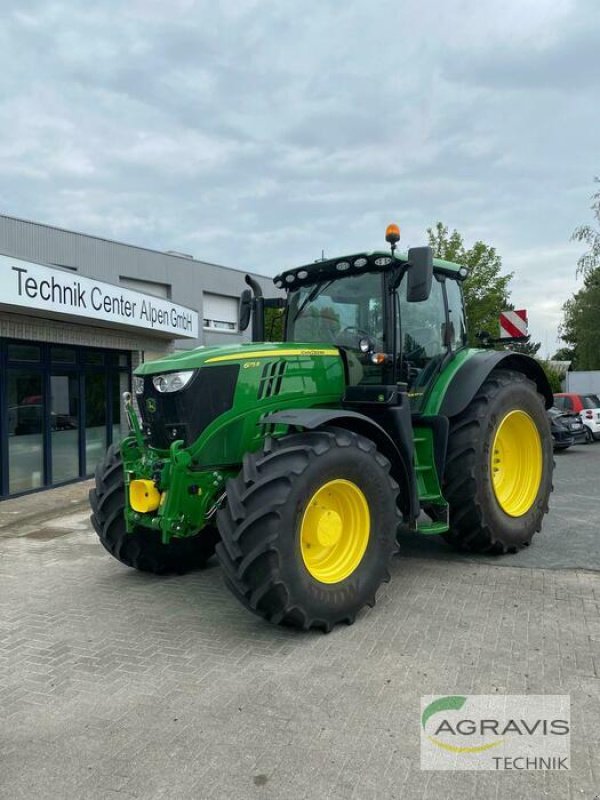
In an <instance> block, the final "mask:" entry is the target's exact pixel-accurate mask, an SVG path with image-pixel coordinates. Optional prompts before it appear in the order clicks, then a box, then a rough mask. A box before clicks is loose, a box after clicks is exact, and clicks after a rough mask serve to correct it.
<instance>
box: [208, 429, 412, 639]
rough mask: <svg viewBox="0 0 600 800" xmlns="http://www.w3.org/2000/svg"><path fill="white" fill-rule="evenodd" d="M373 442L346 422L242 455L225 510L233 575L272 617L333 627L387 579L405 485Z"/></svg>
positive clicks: (226, 553)
mask: <svg viewBox="0 0 600 800" xmlns="http://www.w3.org/2000/svg"><path fill="white" fill-rule="evenodd" d="M389 469H390V465H389V462H388V461H387V459H386V458H385V457H384V456H383V455H382V454H381V453H379V452H378V451H377V449H376V447H375V445H374V444H373V442H371V441H370V440H369V439H365V438H364V437H362V436H358V435H357V434H355V433H353V432H351V431H347V430H342V429H339V428H326V429H322V430H319V431H308V432H305V433H298V434H292V435H289V436H285V437H282V438H281V439H269V440H267V442H266V443H265V447H264V450H263V452H261V453H249V454H246V456H245V457H244V462H243V469H242V471H241V472H240V474H239V475H238V477H237V478H235V479H233V480H230V481H229V482H228V484H227V503H226V505H225V507H224V508H223V509H221V510H220V511H219V513H218V516H217V522H218V526H219V531H220V533H221V539H222V542H221V543H220V544H218V545H217V557H218V559H219V561H220V562H221V565H222V566H223V569H224V572H225V581H226V583H227V585H228V586H229V588H230V589H231V591H232V592H233V593H234V595H235V596H236V597H237V598H238V599H239V600H240V601H241V602H242V603H243V604H244V605H245V606H246V607H247V608H249V609H250V610H251V611H254V612H255V613H256V614H258V615H260V616H262V617H264V618H266V619H267V620H269V621H270V622H273V623H282V624H288V625H293V626H296V627H300V628H304V629H308V628H313V627H314V628H321V629H323V630H325V631H330V630H331V628H332V627H333V626H334V625H336V624H337V623H339V622H347V623H352V622H354V618H355V617H356V614H357V613H358V612H359V611H360V609H361V608H363V606H365V605H366V604H369V605H374V603H375V593H376V592H377V589H378V588H379V586H380V585H381V583H382V582H384V581H387V580H389V577H390V576H389V572H388V566H389V562H390V559H391V557H392V555H393V553H394V552H395V549H396V530H397V527H398V523H399V521H400V515H399V512H398V509H397V505H396V500H397V496H398V486H397V484H396V483H395V481H394V480H393V478H392V477H391V476H390V474H389Z"/></svg>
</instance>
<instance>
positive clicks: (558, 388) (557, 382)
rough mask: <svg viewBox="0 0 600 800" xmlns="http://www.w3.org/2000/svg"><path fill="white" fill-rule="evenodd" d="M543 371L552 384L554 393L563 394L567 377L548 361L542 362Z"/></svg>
mask: <svg viewBox="0 0 600 800" xmlns="http://www.w3.org/2000/svg"><path fill="white" fill-rule="evenodd" d="M540 364H541V366H542V369H543V370H544V372H545V373H546V377H547V378H548V383H549V384H550V388H551V389H552V392H553V393H556V392H562V390H563V385H562V382H563V378H564V377H565V376H564V374H563V373H562V372H560V370H557V369H556V368H555V367H553V366H552V364H549V363H548V362H547V361H540Z"/></svg>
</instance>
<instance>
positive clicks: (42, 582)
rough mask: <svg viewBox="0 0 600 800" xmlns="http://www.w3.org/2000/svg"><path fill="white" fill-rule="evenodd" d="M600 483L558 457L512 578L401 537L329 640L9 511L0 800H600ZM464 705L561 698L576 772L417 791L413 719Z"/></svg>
mask: <svg viewBox="0 0 600 800" xmlns="http://www.w3.org/2000/svg"><path fill="white" fill-rule="evenodd" d="M599 475H600V444H599V445H597V446H589V447H584V446H582V447H578V448H573V449H572V450H570V451H567V452H566V453H565V454H561V455H559V456H557V470H556V479H555V485H556V492H555V495H554V498H553V502H552V507H551V511H550V514H549V515H548V518H547V522H546V525H545V527H544V531H543V533H542V534H540V535H538V536H537V537H536V540H535V544H534V545H533V546H532V547H531V548H529V549H528V550H527V551H526V552H524V553H521V554H518V555H515V556H507V557H502V558H493V559H485V558H482V557H473V558H465V557H462V556H457V555H455V554H454V553H452V551H450V550H449V549H448V548H447V547H446V545H445V544H444V543H443V542H441V541H440V540H439V539H437V538H425V537H421V538H417V537H412V538H409V537H403V552H402V554H401V555H399V556H398V557H397V558H395V559H394V562H393V564H392V570H391V572H392V581H391V583H389V584H386V585H384V586H383V587H382V588H381V590H380V591H379V592H378V595H377V605H376V606H375V607H374V608H373V609H366V610H365V611H364V612H363V613H361V614H360V615H359V617H358V619H357V622H356V623H355V624H354V625H353V626H351V627H347V626H339V627H338V628H336V629H335V630H334V631H333V633H331V634H330V635H329V636H325V635H323V634H322V633H320V632H308V633H302V632H299V631H295V630H288V629H284V628H280V627H274V626H270V625H268V624H267V623H265V622H264V621H262V620H260V619H258V618H256V617H254V616H253V615H252V614H250V613H249V612H247V611H246V610H245V609H244V608H242V607H241V606H240V605H239V604H238V603H237V601H236V600H235V599H234V598H233V597H232V596H231V595H230V593H229V592H228V591H227V590H226V588H225V587H224V585H223V581H222V576H221V572H220V569H219V568H218V566H217V565H216V564H213V565H212V566H210V567H209V568H208V569H207V570H204V571H201V572H197V573H193V574H190V575H184V576H180V577H169V578H157V577H155V576H151V575H146V574H142V573H137V572H135V571H133V570H130V569H127V568H126V567H124V566H123V565H121V564H119V563H118V562H117V561H115V560H114V559H112V558H111V557H110V556H109V555H108V554H107V553H106V552H105V551H104V550H103V548H102V547H101V546H100V545H99V543H98V541H97V538H96V536H95V534H94V533H93V531H92V530H91V527H90V525H89V521H88V512H87V511H81V510H79V511H77V512H73V510H72V507H71V508H69V510H67V511H66V512H65V514H64V515H63V516H62V517H54V518H51V517H50V516H47V517H45V518H44V519H42V518H40V517H39V516H35V517H30V518H29V522H28V523H27V524H24V523H23V521H21V519H20V516H19V514H18V504H17V503H15V502H13V501H9V502H10V503H11V506H9V507H7V508H8V509H9V510H8V511H7V515H8V514H9V513H10V514H14V517H13V516H6V517H5V519H4V523H5V526H4V528H3V529H2V532H1V536H0V604H1V605H0V608H1V615H0V798H2V800H4V798H7V800H9V799H10V800H19V798H25V799H26V800H30V799H31V800H33V799H34V798H35V800H37V798H44V800H54V799H55V798H56V800H72V799H73V800H80V798H84V799H85V800H110V799H111V798H112V799H113V800H129V799H130V798H140V799H141V800H179V798H181V800H188V798H189V799H190V800H204V798H223V800H233V799H235V800H245V799H246V798H250V799H251V800H253V799H254V798H257V799H258V800H262V799H263V798H265V799H267V798H268V799H270V798H285V800H297V799H298V800H299V799H300V798H310V800H321V799H323V800H349V799H352V800H374V799H375V798H382V800H389V799H390V798H406V800H421V799H422V800H443V798H450V797H451V798H458V800H463V799H464V800H467V799H468V800H471V798H474V797H476V798H482V800H487V798H494V800H504V798H506V800H521V798H522V799H523V800H525V798H527V800H537V798H544V800H545V799H546V798H551V799H553V798H556V800H564V798H569V800H574V798H577V799H578V800H579V798H590V800H593V799H594V798H595V796H596V795H598V794H599V793H600V728H599V726H598V720H599V719H600V576H599V575H598V574H597V572H595V571H594V570H597V569H598V566H599V552H598V551H599V544H598V538H597V537H598V533H599V525H598V521H599V520H600V499H599V494H600V492H599V491H598V490H599V482H600V481H599ZM61 491H62V490H61ZM76 494H77V488H76V487H74V488H71V489H69V490H68V491H67V490H64V492H63V494H61V495H60V498H62V500H63V501H66V500H67V498H68V499H69V502H76ZM63 495H64V496H63ZM34 500H35V498H34ZM23 503H24V505H26V506H27V507H28V508H29V509H30V507H31V505H32V503H33V500H32V499H31V498H26V499H24V500H23ZM47 504H48V508H49V507H50V501H49V500H48V501H47ZM65 507H67V506H66V505H65ZM14 512H17V513H14ZM49 513H50V512H48V514H49ZM36 515H37V511H36ZM13 519H14V521H11V520H13ZM457 693H460V694H467V695H468V694H494V693H498V694H528V695H529V694H560V695H569V696H570V698H571V719H572V727H573V733H572V737H571V770H570V771H569V772H565V771H558V772H533V771H530V772H514V771H512V772H511V771H504V772H463V771H460V772H432V771H423V770H421V768H420V749H419V748H420V738H419V737H420V733H419V731H420V725H419V720H420V701H421V697H422V696H423V695H429V694H434V695H440V694H457Z"/></svg>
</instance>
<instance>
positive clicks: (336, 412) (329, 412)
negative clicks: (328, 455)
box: [261, 408, 420, 522]
mask: <svg viewBox="0 0 600 800" xmlns="http://www.w3.org/2000/svg"><path fill="white" fill-rule="evenodd" d="M261 424H271V425H272V424H275V425H289V426H290V427H293V428H303V429H305V430H309V431H312V430H316V429H317V428H322V427H323V426H325V425H335V426H337V427H338V428H347V429H348V430H352V431H354V432H355V433H359V434H361V435H362V436H365V437H366V438H367V439H371V441H373V442H375V444H376V445H377V449H378V450H379V451H380V452H381V453H383V455H384V456H385V457H386V458H387V459H388V461H389V462H390V463H391V465H392V468H391V472H392V475H393V477H394V478H395V480H396V481H397V482H398V483H399V485H400V498H399V504H400V507H401V509H402V512H403V514H404V519H405V521H406V522H410V521H414V520H416V519H417V518H418V516H419V513H420V508H419V495H418V491H417V483H416V478H415V470H414V467H413V464H412V463H411V461H410V460H409V459H410V456H409V455H408V454H409V453H412V440H411V441H410V442H409V443H406V446H405V447H402V446H401V445H400V444H399V443H396V442H395V441H394V440H393V439H392V437H391V436H390V435H389V433H388V432H387V431H386V430H385V429H384V428H382V427H381V425H379V424H378V423H377V422H374V421H373V420H372V419H370V418H369V417H367V416H365V415H364V414H359V413H358V412H356V411H346V410H344V409H329V408H302V409H298V410H295V411H276V412H274V413H273V414H268V415H266V416H265V417H263V418H262V419H261Z"/></svg>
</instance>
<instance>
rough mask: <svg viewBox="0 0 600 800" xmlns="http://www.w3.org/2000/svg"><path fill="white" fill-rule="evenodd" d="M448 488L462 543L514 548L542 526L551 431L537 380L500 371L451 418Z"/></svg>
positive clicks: (455, 540)
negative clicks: (461, 410) (465, 406)
mask: <svg viewBox="0 0 600 800" xmlns="http://www.w3.org/2000/svg"><path fill="white" fill-rule="evenodd" d="M450 425H451V427H450V435H449V440H448V455H447V460H446V469H445V476H444V495H445V497H446V499H447V500H448V503H449V506H450V531H449V532H448V533H446V534H443V537H444V539H445V540H446V541H447V542H449V543H450V544H452V545H453V546H454V547H456V548H457V549H459V550H468V551H471V552H476V553H507V552H516V551H517V550H519V549H520V548H522V547H525V546H527V545H529V544H530V542H531V539H532V537H533V535H534V534H535V533H536V532H537V531H539V530H540V529H541V527H542V520H543V517H544V514H546V513H547V512H548V499H549V496H550V492H551V491H552V471H553V467H554V461H553V458H552V450H553V448H552V436H551V433H550V425H549V423H548V420H547V418H546V412H545V408H544V402H543V398H542V397H541V395H539V394H538V392H537V387H536V385H535V384H534V383H533V382H532V381H530V380H529V379H528V378H527V377H525V375H523V374H522V373H520V372H513V371H510V370H500V369H499V370H494V371H493V372H492V373H491V374H490V376H489V377H488V379H487V380H486V381H485V382H484V383H483V385H482V386H481V388H480V389H479V391H478V392H477V394H476V395H475V397H474V399H473V400H472V401H471V403H470V404H469V405H468V406H467V408H466V409H465V410H464V411H463V412H462V413H461V414H460V415H458V416H457V417H455V418H453V419H452V420H451V421H450Z"/></svg>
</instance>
